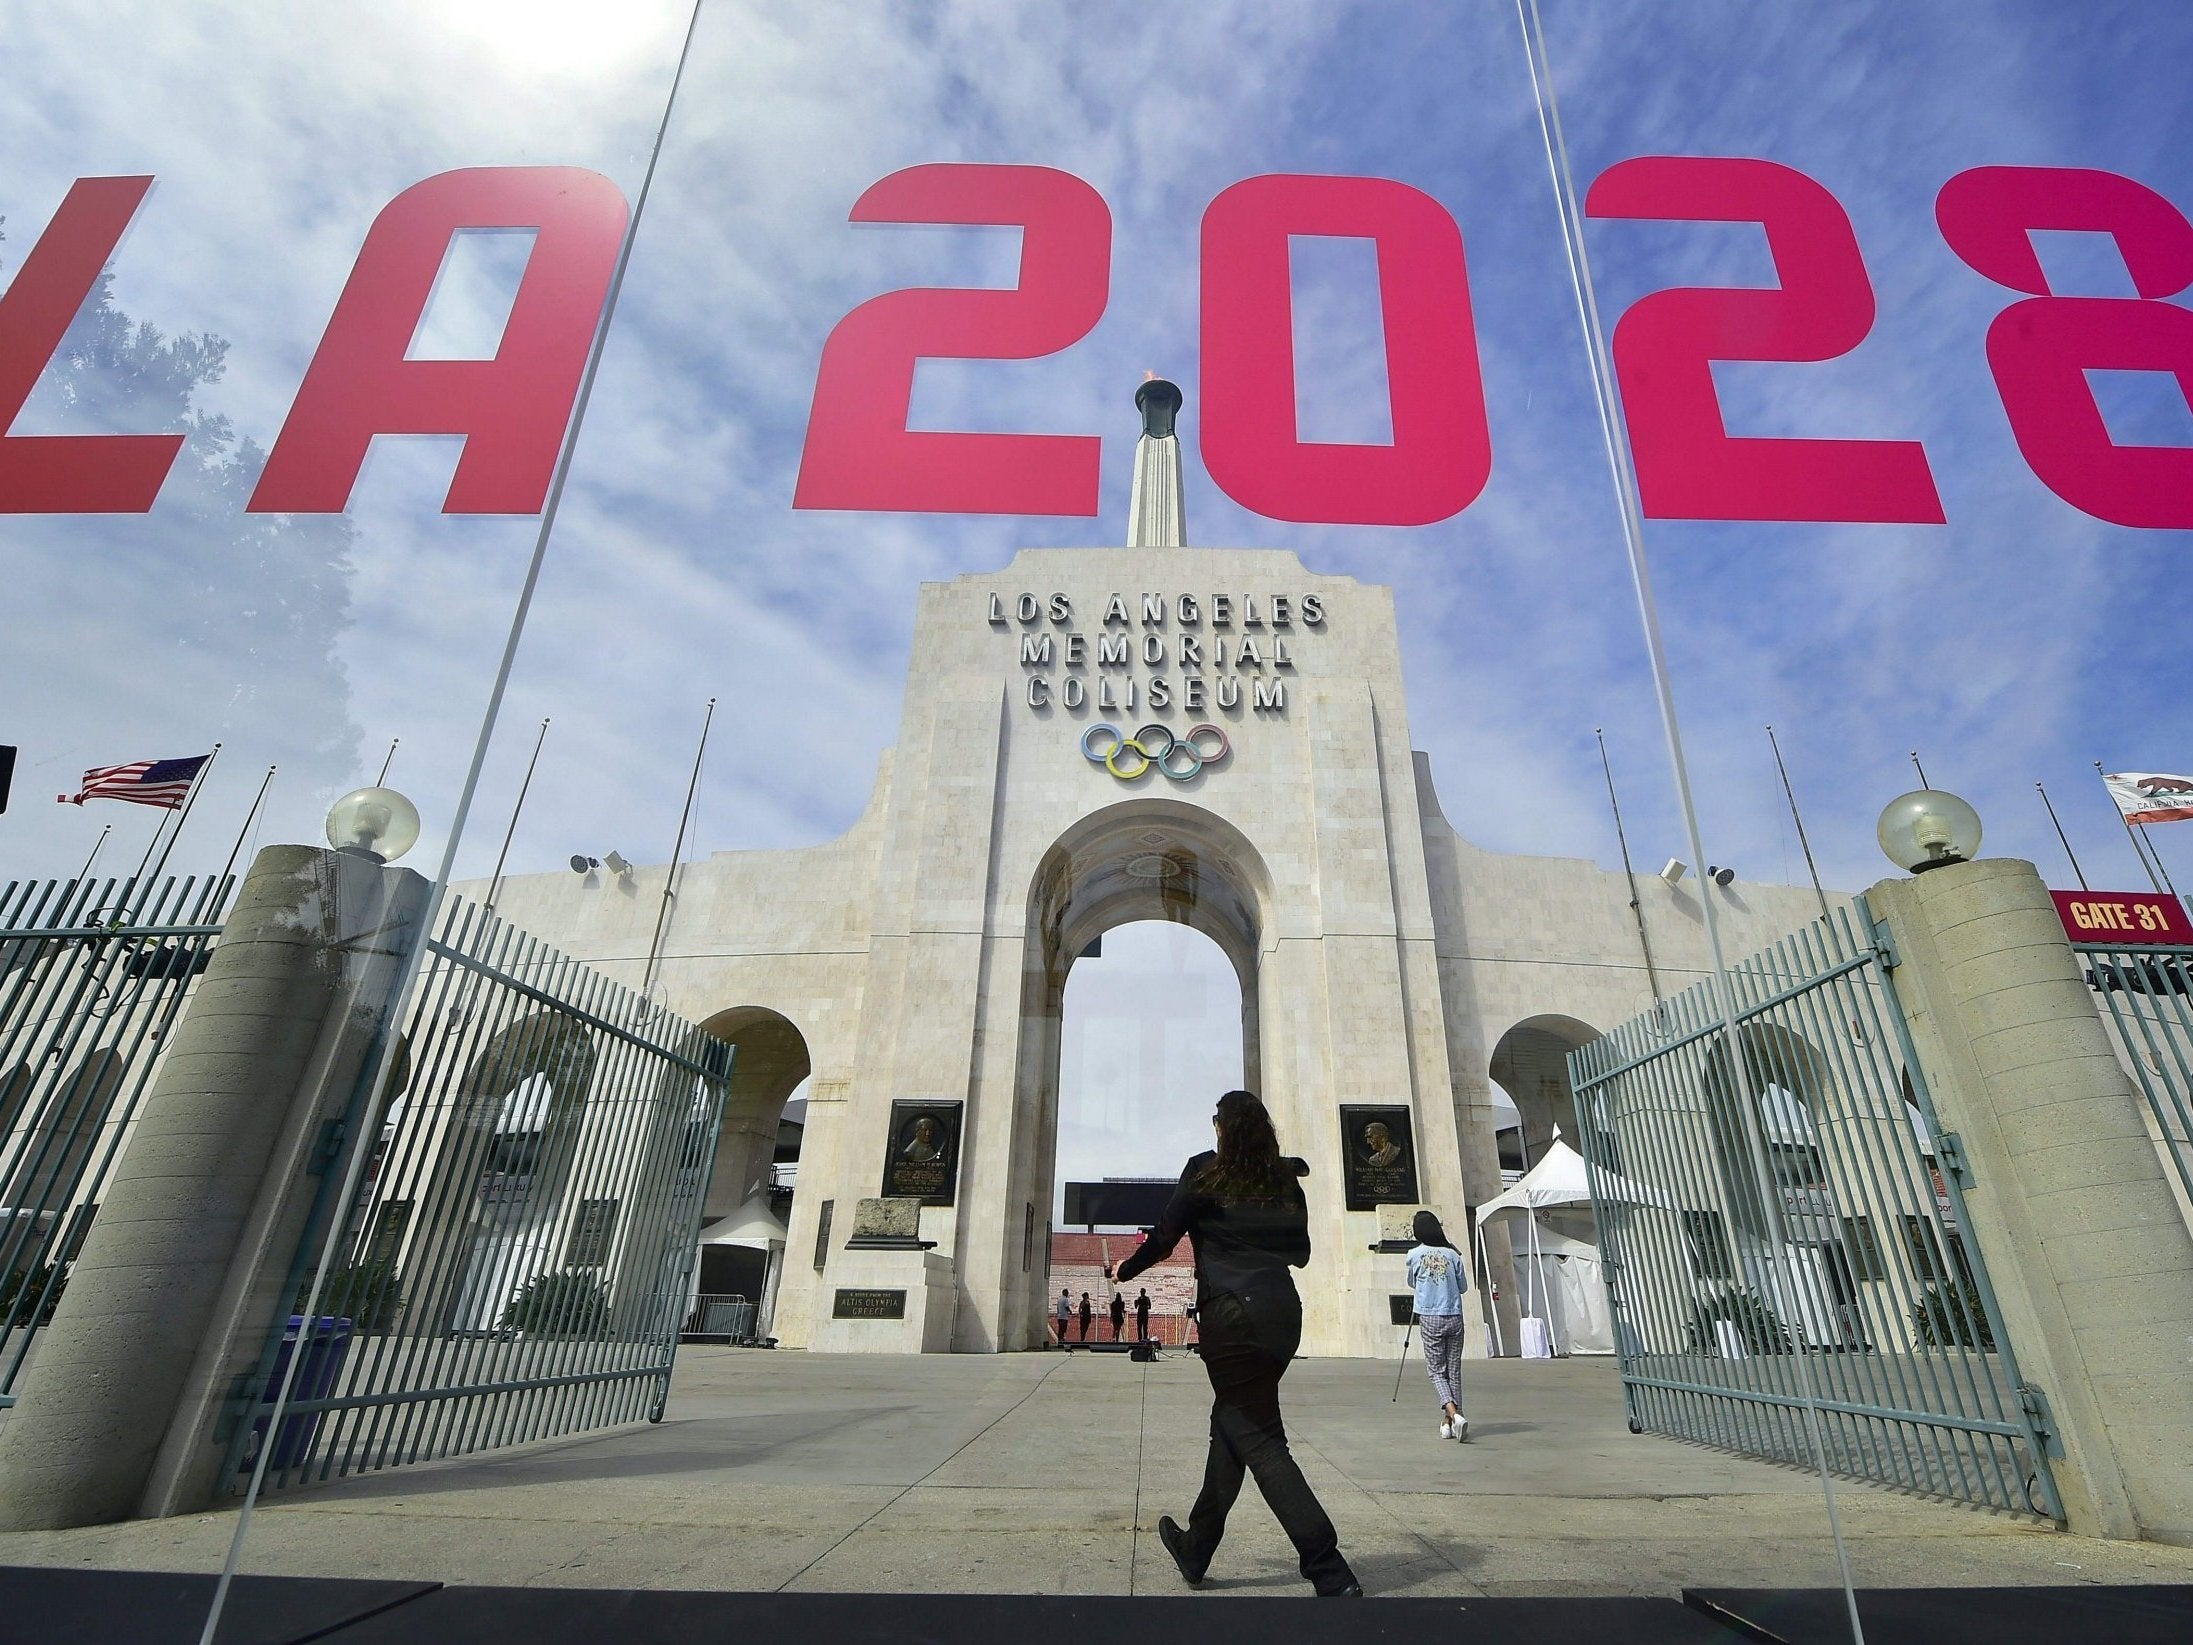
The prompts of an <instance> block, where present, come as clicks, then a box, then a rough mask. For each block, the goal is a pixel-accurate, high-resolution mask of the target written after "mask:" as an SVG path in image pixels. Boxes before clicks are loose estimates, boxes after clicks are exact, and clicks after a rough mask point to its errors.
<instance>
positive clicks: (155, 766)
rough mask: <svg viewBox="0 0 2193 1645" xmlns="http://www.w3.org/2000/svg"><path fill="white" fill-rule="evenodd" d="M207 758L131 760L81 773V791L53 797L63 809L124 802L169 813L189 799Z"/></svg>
mask: <svg viewBox="0 0 2193 1645" xmlns="http://www.w3.org/2000/svg"><path fill="white" fill-rule="evenodd" d="M212 757H213V756H212V755H210V754H193V755H192V756H191V757H190V758H189V759H187V760H132V761H131V762H130V763H129V764H128V765H102V766H95V767H94V768H93V769H91V770H89V771H87V772H85V773H84V787H83V791H82V792H81V793H77V794H56V795H55V796H54V798H55V799H56V800H58V801H60V802H61V804H63V805H82V804H83V803H84V802H85V801H86V800H127V801H129V803H130V804H132V805H157V806H159V807H161V808H162V809H163V810H167V811H173V810H175V809H176V808H177V807H178V806H180V805H181V804H182V803H183V801H184V800H185V799H186V798H188V797H189V795H190V785H191V784H192V783H193V782H195V781H196V780H197V778H198V772H199V769H200V767H202V766H203V765H204V764H205V763H206V761H208V760H209V759H211V758H212Z"/></svg>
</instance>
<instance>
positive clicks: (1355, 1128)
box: [1340, 1103, 1418, 1211]
mask: <svg viewBox="0 0 2193 1645" xmlns="http://www.w3.org/2000/svg"><path fill="white" fill-rule="evenodd" d="M1340 1178H1341V1181H1343V1182H1344V1183H1346V1184H1347V1185H1348V1209H1349V1210H1351V1211H1375V1210H1377V1209H1378V1207H1380V1206H1381V1205H1414V1204H1415V1203H1416V1201H1417V1198H1418V1195H1417V1187H1416V1129H1415V1127H1414V1126H1413V1125H1411V1124H1410V1122H1409V1110H1408V1109H1407V1107H1405V1106H1403V1105H1401V1104H1398V1103H1397V1104H1395V1105H1393V1106H1391V1107H1384V1106H1380V1107H1371V1106H1365V1105H1350V1104H1347V1103H1343V1104H1341V1107H1340Z"/></svg>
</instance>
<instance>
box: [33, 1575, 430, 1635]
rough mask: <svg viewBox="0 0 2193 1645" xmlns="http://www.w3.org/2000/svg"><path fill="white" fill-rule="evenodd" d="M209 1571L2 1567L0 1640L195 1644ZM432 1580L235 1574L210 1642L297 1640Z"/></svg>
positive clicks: (421, 1589) (408, 1596)
mask: <svg viewBox="0 0 2193 1645" xmlns="http://www.w3.org/2000/svg"><path fill="white" fill-rule="evenodd" d="M214 1586H215V1579H214V1578H213V1577H210V1576H202V1575H197V1574H193V1573H187V1572H168V1571H87V1570H78V1569H64V1568H60V1567H53V1566H38V1565H7V1566H0V1639H6V1640H10V1641H13V1640H24V1641H36V1642H37V1645H110V1642H116V1641H121V1640H129V1641H132V1642H134V1645H198V1636H199V1634H200V1633H201V1632H202V1631H203V1630H204V1628H205V1625H206V1610H207V1607H209V1606H210V1605H211V1604H212V1603H213V1589H214ZM437 1586H439V1584H437V1583H432V1582H357V1581H346V1580H340V1579H337V1578H333V1577H304V1576H295V1577H290V1576H240V1577H238V1578H237V1579H236V1580H235V1581H234V1582H233V1583H231V1584H230V1586H229V1591H228V1605H227V1607H226V1609H225V1610H224V1611H223V1613H222V1617H221V1632H220V1636H219V1639H218V1641H217V1645H302V1642H303V1641H305V1640H313V1639H325V1638H327V1637H328V1636H329V1635H330V1634H333V1633H334V1632H335V1631H336V1630H338V1629H340V1628H342V1627H344V1625H345V1624H347V1623H352V1622H356V1621H359V1620H360V1619H362V1618H366V1617H371V1616H376V1615H378V1614H380V1613H382V1612H385V1611H387V1610H388V1609H389V1608H390V1607H392V1606H396V1607H400V1606H402V1605H403V1604H404V1603H405V1602H406V1601H409V1600H415V1599H417V1598H418V1597H419V1596H420V1595H421V1594H430V1593H432V1592H433V1591H434V1590H435V1588H436V1587H437Z"/></svg>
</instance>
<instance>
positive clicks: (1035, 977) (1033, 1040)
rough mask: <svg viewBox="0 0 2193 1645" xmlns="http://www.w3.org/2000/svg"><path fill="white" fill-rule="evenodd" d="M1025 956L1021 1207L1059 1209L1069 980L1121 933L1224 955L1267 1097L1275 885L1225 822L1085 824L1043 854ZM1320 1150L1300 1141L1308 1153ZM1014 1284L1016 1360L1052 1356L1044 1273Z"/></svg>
mask: <svg viewBox="0 0 2193 1645" xmlns="http://www.w3.org/2000/svg"><path fill="white" fill-rule="evenodd" d="M1027 907H1028V918H1027V930H1026V938H1025V941H1024V943H1023V945H1022V956H1023V963H1022V976H1021V1002H1020V1012H1021V1035H1020V1060H1019V1067H1018V1071H1017V1077H1016V1096H1015V1104H1014V1107H1015V1112H1016V1114H1017V1116H1018V1117H1019V1121H1020V1123H1019V1124H1017V1125H1016V1127H1015V1139H1014V1148H1013V1158H1012V1160H1011V1164H1010V1181H1011V1184H1012V1189H1013V1191H1012V1193H1011V1195H1010V1196H1009V1199H1008V1203H1009V1204H1017V1203H1023V1202H1024V1203H1027V1204H1033V1205H1038V1206H1048V1204H1049V1203H1050V1194H1051V1184H1052V1179H1053V1176H1054V1174H1055V1170H1056V1161H1057V1153H1058V1072H1059V1050H1060V1031H1061V1026H1062V1013H1063V1006H1064V1002H1065V991H1066V976H1067V973H1068V972H1069V971H1070V970H1071V969H1072V967H1073V962H1074V960H1075V959H1076V958H1078V957H1079V956H1080V954H1081V953H1082V952H1083V951H1084V950H1085V949H1086V948H1087V947H1088V946H1089V944H1090V943H1091V942H1093V941H1094V940H1096V939H1097V938H1098V937H1101V936H1102V935H1103V934H1104V933H1105V932H1106V931H1109V930H1111V929H1113V928H1114V927H1115V926H1121V925H1128V924H1132V923H1135V922H1137V921H1142V920H1162V921H1169V922H1172V923H1176V924H1181V925H1186V926H1188V927H1190V928H1191V929H1193V930H1196V931H1199V932H1201V933H1202V934H1203V935H1204V936H1206V937H1208V938H1210V939H1211V940H1212V941H1213V942H1214V943H1216V944H1217V945H1218V948H1219V951H1220V952H1221V953H1223V954H1224V955H1225V956H1226V958H1227V961H1228V962H1229V963H1230V964H1231V965H1232V966H1233V968H1234V974H1235V976H1236V977H1237V978H1238V979H1239V981H1240V984H1241V1019H1242V1020H1241V1039H1242V1058H1241V1065H1242V1073H1243V1084H1244V1085H1245V1086H1246V1087H1247V1088H1248V1089H1250V1090H1261V1089H1262V1086H1261V1070H1262V1068H1263V1067H1264V1064H1265V1046H1264V1035H1263V1023H1264V1021H1265V1012H1264V1009H1263V1005H1264V1001H1263V1000H1262V997H1261V992H1260V979H1261V977H1262V974H1263V969H1264V968H1263V964H1262V960H1263V956H1264V955H1265V953H1266V952H1267V950H1268V948H1269V945H1270V943H1271V940H1272V937H1271V917H1272V907H1273V894H1272V876H1271V871H1270V869H1269V868H1268V867H1267V865H1266V863H1265V861H1264V857H1263V854H1262V853H1261V852H1259V851H1258V850H1257V848H1256V847H1255V845H1254V844H1252V843H1251V842H1250V840H1249V838H1248V837H1247V836H1246V835H1245V834H1243V833H1242V832H1241V830H1240V829H1239V828H1237V827H1235V826H1234V825H1233V824H1232V823H1230V822H1228V821H1227V820H1226V819H1225V818H1223V817H1220V816H1218V815H1216V814H1215V813H1213V812H1210V811H1206V810H1203V809H1202V808H1201V807H1198V806H1194V805H1189V804H1187V803H1185V802H1183V801H1180V800H1175V799H1171V798H1168V797H1165V796H1160V795H1147V796H1141V797H1137V798H1135V799H1131V800H1125V801H1122V802H1120V803H1119V804H1117V805H1111V806H1107V807H1105V808H1104V809H1103V810H1101V811H1095V812H1092V813H1090V814H1089V815H1088V816H1085V817H1083V818H1081V819H1079V820H1078V821H1077V822H1075V823H1074V824H1073V825H1072V826H1071V827H1069V828H1068V829H1066V831H1065V832H1064V833H1062V834H1060V835H1059V837H1058V838H1057V839H1056V840H1055V841H1053V842H1052V844H1051V846H1050V848H1049V849H1048V850H1046V851H1045V852H1044V853H1043V856H1042V859H1041V860H1040V862H1039V863H1038V864H1037V866H1036V871H1035V874H1034V876H1033V877H1032V879H1031V881H1030V885H1029V893H1028V904H1027ZM1307 1140H1308V1139H1299V1140H1298V1139H1288V1145H1289V1146H1290V1147H1292V1148H1296V1149H1298V1150H1299V1149H1300V1148H1301V1147H1302V1146H1304V1145H1305V1144H1306V1143H1307ZM1015 1270H1017V1264H1014V1265H1011V1266H1009V1268H1008V1275H1009V1279H1010V1284H1009V1289H1008V1295H1007V1298H1006V1307H1005V1309H1004V1311H1003V1314H1002V1315H1001V1318H1002V1319H1003V1320H1004V1321H1005V1322H1006V1330H1005V1341H1004V1342H1003V1343H1002V1344H1001V1346H1004V1347H1007V1348H1028V1347H1037V1346H1040V1345H1041V1344H1042V1343H1043V1341H1044V1340H1045V1333H1046V1331H1047V1329H1048V1327H1047V1315H1046V1309H1047V1307H1048V1305H1049V1301H1050V1298H1049V1295H1048V1288H1047V1285H1046V1279H1047V1277H1048V1276H1047V1271H1046V1269H1045V1265H1044V1264H1043V1263H1042V1262H1041V1261H1037V1262H1035V1263H1033V1264H1031V1265H1030V1268H1029V1271H1028V1272H1026V1273H1024V1274H1023V1273H1018V1272H1016V1271H1015Z"/></svg>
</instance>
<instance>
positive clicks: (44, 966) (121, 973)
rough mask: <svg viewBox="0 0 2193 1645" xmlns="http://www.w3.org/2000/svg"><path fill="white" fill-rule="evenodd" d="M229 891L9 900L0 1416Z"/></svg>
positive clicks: (175, 889)
mask: <svg viewBox="0 0 2193 1645" xmlns="http://www.w3.org/2000/svg"><path fill="white" fill-rule="evenodd" d="M235 885H236V882H235V881H234V880H233V879H227V878H223V879H218V880H189V879H185V880H172V879H171V880H161V881H158V882H154V881H151V880H146V881H142V882H140V881H137V880H17V881H14V882H12V883H10V884H9V885H8V886H7V887H6V889H5V890H0V1407H6V1406H10V1405H13V1404H14V1403H15V1400H16V1393H15V1390H16V1387H17V1385H18V1384H19V1383H20V1382H21V1381H22V1380H23V1378H24V1373H25V1372H26V1370H27V1369H28V1366H29V1363H30V1361H31V1359H32V1357H33V1356H34V1354H35V1351H36V1347H37V1342H38V1335H39V1331H40V1329H41V1328H42V1327H43V1326H44V1325H45V1324H46V1322H47V1321H48V1320H49V1319H51V1318H52V1316H53V1310H54V1308H55V1306H56V1305H57V1304H58V1303H59V1302H60V1300H61V1293H62V1291H63V1289H64V1288H65V1287H66V1285H67V1284H68V1271H69V1264H70V1263H71V1262H73V1261H74V1260H75V1258H76V1253H77V1251H78V1249H79V1248H81V1247H82V1245H83V1243H84V1236H85V1235H86V1234H87V1233H89V1232H90V1230H91V1222H92V1218H93V1217H95V1216H96V1215H97V1214H98V1211H99V1199H100V1195H101V1194H102V1192H103V1191H104V1190H105V1187H106V1183H107V1180H108V1178H109V1176H110V1175H111V1174H112V1172H113V1169H114V1164H115V1161H117V1160H118V1159H120V1158H121V1155H122V1150H123V1148H124V1146H125V1145H126V1144H127V1142H128V1139H129V1135H130V1128H131V1121H132V1120H133V1119H134V1118H135V1117H136V1114H137V1108H138V1104H139V1103H140V1102H141V1101H142V1100H143V1097H144V1094H145V1092H146V1090H147V1089H148V1088H149V1087H150V1086H151V1083H152V1076H153V1072H154V1070H155V1069H156V1068H157V1067H158V1065H159V1060H160V1054H161V1052H162V1050H163V1049H165V1047H166V1044H167V1038H168V1031H169V1030H170V1029H171V1028H172V1027H174V1025H175V1020H176V1017H177V1015H178V1014H179V1013H180V1012H181V1010H182V1008H183V1002H184V1000H185V998H186V997H187V996H188V995H189V993H190V990H191V985H192V983H193V982H194V980H195V979H196V978H197V977H198V975H199V974H200V973H201V972H203V971H204V970H205V968H206V962H207V961H208V960H209V959H210V958H211V957H212V954H213V945H214V942H215V941H216V940H217V939H218V937H219V935H220V930H221V918H222V910H223V909H224V908H225V907H226V906H227V904H228V900H229V896H230V894H231V893H232V892H233V891H234V889H235Z"/></svg>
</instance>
